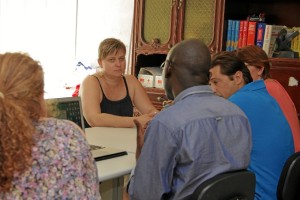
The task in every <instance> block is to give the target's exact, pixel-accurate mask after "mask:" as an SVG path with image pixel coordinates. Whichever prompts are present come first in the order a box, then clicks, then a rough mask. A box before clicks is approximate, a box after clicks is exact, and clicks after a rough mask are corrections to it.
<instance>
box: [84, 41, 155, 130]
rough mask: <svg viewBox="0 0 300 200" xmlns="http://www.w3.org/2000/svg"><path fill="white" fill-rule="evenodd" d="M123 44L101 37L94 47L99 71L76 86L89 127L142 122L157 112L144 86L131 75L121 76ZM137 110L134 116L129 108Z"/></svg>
mask: <svg viewBox="0 0 300 200" xmlns="http://www.w3.org/2000/svg"><path fill="white" fill-rule="evenodd" d="M125 55H126V47H125V45H124V43H123V42H122V41H120V40H118V39H116V38H107V39H105V40H103V41H102V42H101V43H100V45H99V49H98V63H99V65H100V68H101V71H99V72H97V73H95V74H93V75H90V76H87V77H86V78H85V79H84V80H83V82H82V84H81V87H80V96H81V100H82V108H83V115H84V117H85V119H86V121H87V122H88V125H89V126H92V127H93V126H109V127H134V126H135V125H134V123H133V120H134V119H135V118H138V119H139V120H140V121H141V123H143V124H144V125H146V124H147V123H148V121H149V120H151V119H152V117H153V116H154V114H155V113H156V112H157V110H156V109H155V107H154V106H153V104H152V103H151V101H150V99H149V97H148V95H147V93H146V91H145V89H144V88H143V86H142V85H141V83H140V82H139V81H138V80H137V78H136V77H135V76H133V75H128V74H127V75H125V74H124V73H125V68H126V59H125ZM134 106H135V107H136V108H137V110H138V111H139V112H140V113H141V115H140V116H138V117H134V115H133V107H134Z"/></svg>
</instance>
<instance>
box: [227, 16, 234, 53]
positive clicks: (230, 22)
mask: <svg viewBox="0 0 300 200" xmlns="http://www.w3.org/2000/svg"><path fill="white" fill-rule="evenodd" d="M232 29H233V20H231V19H229V20H227V40H226V51H231V49H232V48H231V44H232V39H233V34H232Z"/></svg>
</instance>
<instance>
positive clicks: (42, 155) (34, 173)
mask: <svg viewBox="0 0 300 200" xmlns="http://www.w3.org/2000/svg"><path fill="white" fill-rule="evenodd" d="M35 139H36V146H34V147H33V149H32V156H33V163H32V166H31V167H30V168H28V170H26V171H25V172H24V173H16V174H15V178H14V180H13V183H12V184H13V187H12V190H11V192H9V193H5V194H4V193H0V199H8V200H10V199H11V200H17V199H26V200H29V199H51V200H52V199H91V200H94V199H95V200H99V199H101V197H100V194H99V181H98V176H97V168H96V165H95V161H94V159H93V157H92V154H91V152H90V147H89V145H88V143H87V141H86V139H85V137H84V135H83V133H82V131H81V130H80V128H79V127H78V126H77V125H76V124H74V123H73V122H70V121H67V120H58V119H54V118H46V119H43V120H41V121H40V122H39V123H38V124H37V125H36V135H35Z"/></svg>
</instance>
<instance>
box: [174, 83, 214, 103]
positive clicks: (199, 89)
mask: <svg viewBox="0 0 300 200" xmlns="http://www.w3.org/2000/svg"><path fill="white" fill-rule="evenodd" d="M193 94H213V92H212V90H211V88H210V87H209V85H199V86H193V87H190V88H187V89H185V90H183V91H181V92H180V93H179V94H178V95H177V96H176V98H175V99H174V103H176V102H178V101H180V100H182V99H184V98H185V97H187V96H189V95H193Z"/></svg>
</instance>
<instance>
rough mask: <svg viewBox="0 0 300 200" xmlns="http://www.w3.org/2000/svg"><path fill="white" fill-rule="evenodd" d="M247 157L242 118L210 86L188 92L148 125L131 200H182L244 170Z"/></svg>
mask: <svg viewBox="0 0 300 200" xmlns="http://www.w3.org/2000/svg"><path fill="white" fill-rule="evenodd" d="M250 152H251V128H250V124H249V122H248V119H247V117H246V116H245V114H244V113H243V112H242V111H241V110H240V109H239V108H238V107H237V106H236V105H234V104H232V103H231V102H229V101H228V100H226V99H223V98H220V97H217V96H215V95H214V94H213V93H212V91H211V90H210V88H209V86H194V87H191V88H189V89H186V90H184V91H182V92H181V93H180V94H179V95H178V96H177V97H176V98H175V100H174V104H173V105H171V106H170V107H168V108H166V109H165V110H163V111H161V112H160V113H159V114H157V115H156V116H155V118H153V120H152V121H151V122H150V123H149V126H148V128H147V130H146V133H145V142H144V146H143V148H142V151H141V154H140V157H139V159H138V160H137V164H136V168H135V170H134V171H133V174H132V177H131V180H130V183H129V188H128V192H129V195H130V199H131V200H133V199H138V200H148V199H149V200H159V199H176V200H180V199H184V198H186V197H188V196H190V195H191V194H192V193H193V192H194V190H195V189H196V187H197V186H198V185H199V184H200V183H202V182H203V181H205V180H207V179H209V178H211V177H213V176H215V175H217V174H220V173H222V172H226V171H232V170H238V169H246V168H247V167H248V165H249V160H250Z"/></svg>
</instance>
